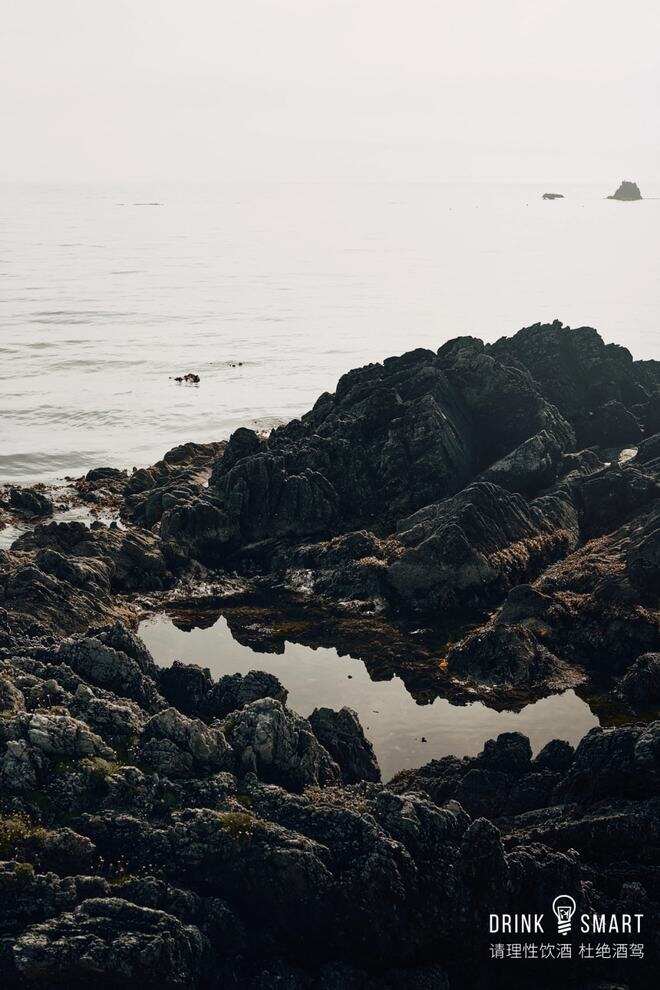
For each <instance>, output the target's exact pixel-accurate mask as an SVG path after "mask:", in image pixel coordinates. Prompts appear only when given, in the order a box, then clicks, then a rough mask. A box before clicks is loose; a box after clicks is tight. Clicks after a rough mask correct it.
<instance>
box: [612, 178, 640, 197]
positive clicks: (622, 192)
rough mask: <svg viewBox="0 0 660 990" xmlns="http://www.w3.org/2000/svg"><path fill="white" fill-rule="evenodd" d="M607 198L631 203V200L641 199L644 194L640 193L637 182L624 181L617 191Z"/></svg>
mask: <svg viewBox="0 0 660 990" xmlns="http://www.w3.org/2000/svg"><path fill="white" fill-rule="evenodd" d="M607 198H608V199H618V200H623V201H624V202H629V201H630V200H635V199H641V198H642V194H641V192H640V191H639V186H638V185H637V183H636V182H629V181H624V182H622V183H621V185H620V186H619V188H618V189H617V191H616V192H615V193H613V194H612V195H611V196H608V197H607Z"/></svg>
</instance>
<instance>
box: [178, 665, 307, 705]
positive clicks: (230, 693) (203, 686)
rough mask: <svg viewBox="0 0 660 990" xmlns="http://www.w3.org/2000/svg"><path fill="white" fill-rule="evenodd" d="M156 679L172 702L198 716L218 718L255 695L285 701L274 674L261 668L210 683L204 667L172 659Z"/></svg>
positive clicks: (283, 691)
mask: <svg viewBox="0 0 660 990" xmlns="http://www.w3.org/2000/svg"><path fill="white" fill-rule="evenodd" d="M159 681H160V685H161V689H162V691H163V694H164V695H165V697H166V698H168V700H169V701H171V702H172V704H174V705H176V707H177V708H179V709H180V710H181V711H183V712H186V713H187V714H189V715H195V716H197V717H199V718H222V717H223V716H225V715H229V714H230V713H231V712H234V711H236V710H237V709H239V708H243V707H244V705H247V704H249V703H250V702H251V701H257V700H258V699H259V698H276V699H277V700H278V701H281V702H282V704H285V703H286V699H287V695H288V692H287V691H286V689H285V688H284V687H282V685H281V683H280V682H279V680H278V679H277V677H275V675H274V674H269V673H267V672H265V671H263V670H250V671H248V673H247V674H225V675H224V676H223V677H221V678H219V680H218V681H217V682H214V681H213V680H212V678H211V673H210V671H209V670H208V669H207V668H205V667H198V666H196V665H195V664H187V663H180V662H179V661H175V662H174V663H173V664H172V666H171V667H166V668H165V669H162V670H160V672H159Z"/></svg>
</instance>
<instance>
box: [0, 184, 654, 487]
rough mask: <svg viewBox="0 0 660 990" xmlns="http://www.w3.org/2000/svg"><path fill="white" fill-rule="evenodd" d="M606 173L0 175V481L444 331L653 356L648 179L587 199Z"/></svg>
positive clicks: (293, 409)
mask: <svg viewBox="0 0 660 990" xmlns="http://www.w3.org/2000/svg"><path fill="white" fill-rule="evenodd" d="M620 178H621V177H620V176H613V177H612V181H611V182H610V183H609V184H607V185H605V184H599V185H593V186H585V185H583V186H575V187H566V186H560V187H558V188H556V189H554V188H553V187H552V186H548V185H547V184H546V185H542V184H531V183H530V184H527V185H513V184H511V185H504V184H498V185H495V184H487V183H473V184H447V183H437V184H396V183H393V184H387V183H374V184H361V185H350V184H343V185H325V184H321V185H286V184H278V185H274V184H271V185H255V184H251V185H248V184H246V185H240V184H233V185H230V184H222V183H218V184H215V185H204V186H186V185H160V184H154V185H150V184H147V183H141V184H139V185H137V184H136V185H126V186H121V187H107V186H105V187H104V186H57V187H55V186H52V187H47V186H37V185H0V481H10V480H11V481H22V482H25V483H29V482H33V481H37V480H46V481H53V480H55V479H57V478H61V477H62V476H64V475H77V474H81V473H83V472H85V471H87V470H88V469H89V468H90V467H93V466H98V465H105V464H111V465H117V466H125V467H131V466H133V465H143V464H147V463H152V462H153V461H154V460H156V459H157V458H158V457H160V456H162V454H163V453H164V452H165V451H166V450H168V449H169V448H170V447H172V446H174V444H176V443H180V442H184V441H187V440H196V441H208V440H217V439H220V438H223V437H226V436H228V435H229V433H230V432H231V431H232V430H233V429H235V428H236V427H237V426H240V425H248V426H253V427H262V428H268V427H270V426H272V425H273V424H274V423H277V422H279V421H282V420H287V419H289V418H291V417H292V416H295V415H297V414H300V413H301V412H303V411H304V410H305V409H307V408H309V406H310V405H311V404H312V403H313V402H314V400H315V398H316V397H317V395H318V394H319V393H320V392H322V391H324V390H332V389H334V386H335V384H336V382H337V379H338V377H339V376H340V375H341V374H342V373H343V372H345V371H347V370H348V369H350V368H352V367H355V366H357V365H360V364H364V363H366V362H368V361H375V360H379V359H382V358H384V357H386V356H388V355H390V354H395V353H401V352H403V351H405V350H409V349H411V348H414V347H418V346H425V347H432V348H437V347H438V346H439V345H440V344H442V343H443V341H445V340H447V339H449V338H451V337H454V336H456V335H457V334H463V333H471V334H475V335H477V336H480V337H482V338H483V339H486V340H495V339H496V338H497V337H499V336H501V335H502V334H510V333H512V332H515V331H516V330H517V329H519V328H520V327H521V326H525V325H528V324H530V323H534V322H536V321H538V320H552V319H554V318H555V317H559V318H560V319H562V320H563V321H564V322H565V323H568V324H570V325H572V326H578V325H582V324H590V325H592V326H595V327H597V328H598V329H599V330H600V331H601V332H602V334H603V336H604V337H605V339H606V340H608V341H612V340H615V341H617V342H619V343H623V344H625V345H626V346H627V347H628V348H629V349H630V350H631V351H632V353H633V355H634V356H635V357H644V358H648V357H658V356H659V352H660V346H659V337H660V335H659V333H658V314H659V313H660V265H658V249H657V244H658V230H659V228H660V185H658V187H657V188H656V189H651V188H643V189H642V193H643V194H644V195H645V196H647V197H649V198H647V199H645V200H644V201H643V202H640V203H615V202H610V201H607V200H606V199H605V198H604V197H605V196H606V195H607V194H608V193H610V192H612V191H613V190H614V189H615V188H616V186H617V185H618V184H619V181H620ZM633 178H634V176H633ZM548 189H550V190H551V191H559V192H563V193H565V195H566V198H565V199H563V200H556V201H554V202H545V201H543V200H542V199H541V194H542V193H543V192H544V191H545V190H548ZM653 196H657V197H658V198H655V199H654V198H652V197H653ZM188 371H192V372H196V373H197V374H199V375H200V378H201V381H200V384H199V385H198V386H188V385H183V384H177V383H176V382H175V381H174V380H173V379H174V377H175V376H177V375H182V374H184V373H185V372H188Z"/></svg>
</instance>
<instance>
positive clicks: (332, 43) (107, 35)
mask: <svg viewBox="0 0 660 990" xmlns="http://www.w3.org/2000/svg"><path fill="white" fill-rule="evenodd" d="M659 52H660V4H659V3H658V0H628V2H627V3H625V4H623V3H621V2H619V0H616V2H615V0H0V134H1V135H2V153H1V154H0V178H3V179H28V180H44V181H50V180H53V181H62V180H67V179H70V180H76V181H77V180H112V181H114V180H123V179H158V180H165V179H195V180H197V179H202V180H207V179H237V178H256V179H285V180H293V181H297V180H326V179H347V180H364V179H367V180H369V179H378V180H380V179H411V180H427V179H433V180H434V179H461V178H503V179H508V178H512V179H533V180H539V179H547V180H552V179H556V180H558V181H559V180H571V179H575V180H590V179H596V180H604V179H605V180H608V181H610V180H611V181H613V182H616V181H618V180H619V179H620V178H631V179H637V180H638V181H639V182H640V184H643V182H644V181H645V180H649V181H652V180H655V179H657V177H658V175H659V174H660V141H659V139H658V104H659V96H660V57H659V54H658V53H659Z"/></svg>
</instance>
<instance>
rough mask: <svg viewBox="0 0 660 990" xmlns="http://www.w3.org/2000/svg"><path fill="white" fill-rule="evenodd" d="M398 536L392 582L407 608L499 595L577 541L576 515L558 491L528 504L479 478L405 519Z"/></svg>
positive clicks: (461, 604)
mask: <svg viewBox="0 0 660 990" xmlns="http://www.w3.org/2000/svg"><path fill="white" fill-rule="evenodd" d="M397 535H398V538H399V540H400V542H401V543H402V544H403V546H404V547H405V548H406V549H405V550H404V552H403V553H402V554H401V555H400V556H399V557H398V558H397V559H396V560H395V561H394V562H393V563H392V564H391V566H390V568H389V578H390V581H391V582H392V585H393V587H394V588H395V590H396V592H397V593H398V595H399V596H400V597H401V598H402V599H403V601H404V602H405V603H406V605H407V607H408V608H413V609H415V610H419V611H426V612H432V611H435V610H437V609H443V610H444V609H460V608H467V607H479V606H483V605H486V604H488V603H490V602H492V601H493V600H494V599H497V598H498V597H499V598H501V597H502V595H503V593H504V592H505V591H506V590H508V589H509V588H510V587H512V586H513V585H515V584H518V583H519V582H520V581H522V580H524V579H525V578H527V577H529V576H532V575H533V574H534V573H535V572H537V571H538V570H539V569H540V568H541V566H542V565H543V564H547V563H548V562H549V561H551V560H552V559H556V558H557V557H559V556H561V555H563V553H564V552H565V551H566V550H567V549H568V548H571V547H572V546H574V545H575V543H576V541H577V517H576V514H575V511H574V509H573V507H572V505H571V504H570V502H569V500H568V499H566V498H562V497H561V496H559V497H557V496H547V497H544V498H542V499H538V500H536V502H532V503H527V502H525V500H524V499H523V498H522V497H521V496H519V495H512V494H510V493H509V492H505V491H504V490H503V489H501V488H497V487H496V486H495V485H491V484H487V483H485V482H481V483H479V484H475V485H470V487H469V488H466V489H465V490H464V491H463V492H461V494H460V495H456V496H454V497H453V498H450V499H447V500H445V501H444V502H440V503H438V504H436V505H430V506H427V507H426V508H424V509H420V510H419V511H418V512H417V513H415V515H413V516H410V517H409V518H408V519H404V520H403V521H402V522H401V523H399V527H398V534H397Z"/></svg>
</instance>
